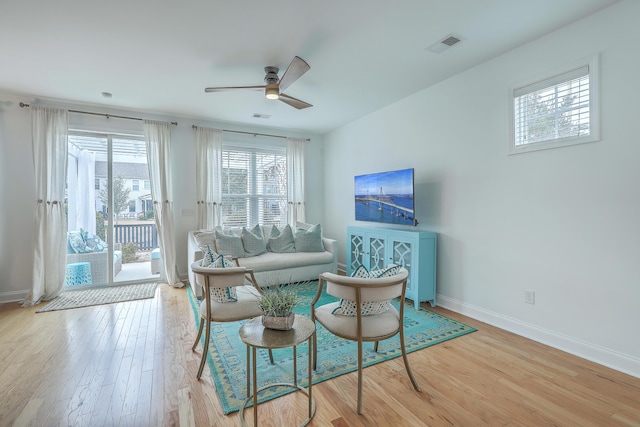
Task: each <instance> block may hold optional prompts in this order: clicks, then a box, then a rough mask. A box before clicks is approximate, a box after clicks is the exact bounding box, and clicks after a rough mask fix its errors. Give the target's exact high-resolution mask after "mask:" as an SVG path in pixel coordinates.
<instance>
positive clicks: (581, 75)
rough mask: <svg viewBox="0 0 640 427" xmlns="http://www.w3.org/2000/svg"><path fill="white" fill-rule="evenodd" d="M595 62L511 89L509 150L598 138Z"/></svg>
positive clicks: (567, 143) (511, 151) (539, 147)
mask: <svg viewBox="0 0 640 427" xmlns="http://www.w3.org/2000/svg"><path fill="white" fill-rule="evenodd" d="M596 65H597V62H596V60H595V59H594V60H592V61H591V62H589V63H588V64H584V63H583V64H582V65H580V66H577V67H575V68H572V69H570V70H569V71H565V72H562V73H559V74H557V75H554V76H553V77H549V78H546V79H543V80H539V81H536V82H534V83H531V84H527V85H525V86H521V87H517V88H515V89H513V91H512V97H513V108H512V112H513V120H512V126H513V127H512V137H511V142H510V153H512V154H514V153H522V152H526V151H532V150H541V149H546V148H554V147H562V146H566V145H573V144H579V143H583V142H593V141H597V140H598V137H599V135H598V123H597V103H596V89H597V83H596V82H597V79H596V77H597V66H596Z"/></svg>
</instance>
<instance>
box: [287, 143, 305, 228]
mask: <svg viewBox="0 0 640 427" xmlns="http://www.w3.org/2000/svg"><path fill="white" fill-rule="evenodd" d="M305 144H306V140H304V139H302V138H287V199H288V200H287V202H288V203H287V206H288V210H287V220H288V222H289V224H290V225H291V226H292V227H293V229H294V230H295V226H296V222H298V221H300V222H305V221H306V212H305V195H304V185H305V177H304V174H305V168H306V167H305V165H306V145H305Z"/></svg>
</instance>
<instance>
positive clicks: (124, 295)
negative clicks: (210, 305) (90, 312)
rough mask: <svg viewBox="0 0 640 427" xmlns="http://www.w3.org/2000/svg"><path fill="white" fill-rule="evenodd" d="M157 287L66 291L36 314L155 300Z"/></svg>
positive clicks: (144, 286) (142, 285) (122, 286)
mask: <svg viewBox="0 0 640 427" xmlns="http://www.w3.org/2000/svg"><path fill="white" fill-rule="evenodd" d="M157 285H158V284H157V283H155V282H153V283H141V284H136V285H114V286H111V287H104V288H90V289H78V290H72V291H64V292H62V293H61V294H60V295H59V296H57V297H56V298H54V299H53V300H51V302H50V303H49V304H47V305H45V306H44V307H42V308H40V309H38V310H37V311H36V313H43V312H45V311H54V310H67V309H69V308H78V307H88V306H90V305H101V304H112V303H116V302H123V301H132V300H137V299H146V298H153V296H154V295H155V294H156V286H157Z"/></svg>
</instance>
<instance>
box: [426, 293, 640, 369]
mask: <svg viewBox="0 0 640 427" xmlns="http://www.w3.org/2000/svg"><path fill="white" fill-rule="evenodd" d="M436 301H438V305H439V306H442V307H443V308H446V309H448V310H451V311H455V312H456V313H460V314H464V315H465V316H469V317H471V318H473V319H476V320H479V321H481V322H484V323H488V324H489V325H492V326H495V327H498V328H500V329H504V330H506V331H509V332H512V333H514V334H517V335H520V336H523V337H525V338H529V339H531V340H534V341H537V342H540V343H542V344H545V345H548V346H550V347H553V348H557V349H558V350H562V351H566V352H567V353H570V354H573V355H574V356H578V357H581V358H583V359H587V360H590V361H592V362H595V363H598V364H600V365H603V366H606V367H608V368H611V369H615V370H616V371H620V372H624V373H625V374H629V375H632V376H634V377H636V378H640V359H638V358H636V357H633V356H629V355H627V354H623V353H618V352H616V351H613V350H610V349H607V348H604V347H600V346H597V345H594V344H591V343H588V342H585V341H582V340H578V339H576V338H572V337H569V336H566V335H562V334H559V333H557V332H554V331H551V330H548V329H544V328H540V327H538V326H535V325H530V324H528V323H524V322H522V321H520V320H517V319H513V318H511V317H508V316H504V315H502V314H498V313H494V312H492V311H489V310H485V309H483V308H480V307H476V306H473V305H470V304H466V303H464V302H461V301H458V300H455V299H453V298H449V297H446V296H444V295H437V297H436Z"/></svg>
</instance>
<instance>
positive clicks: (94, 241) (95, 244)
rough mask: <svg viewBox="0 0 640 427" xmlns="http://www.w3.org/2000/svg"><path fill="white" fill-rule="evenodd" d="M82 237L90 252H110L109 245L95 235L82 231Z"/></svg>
mask: <svg viewBox="0 0 640 427" xmlns="http://www.w3.org/2000/svg"><path fill="white" fill-rule="evenodd" d="M80 235H81V236H82V240H84V243H85V244H86V245H87V249H88V251H89V252H106V251H107V250H108V248H107V243H106V242H105V241H104V240H102V239H101V238H100V237H98V236H96V235H95V234H91V233H89V232H88V231H85V230H83V229H80Z"/></svg>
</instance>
